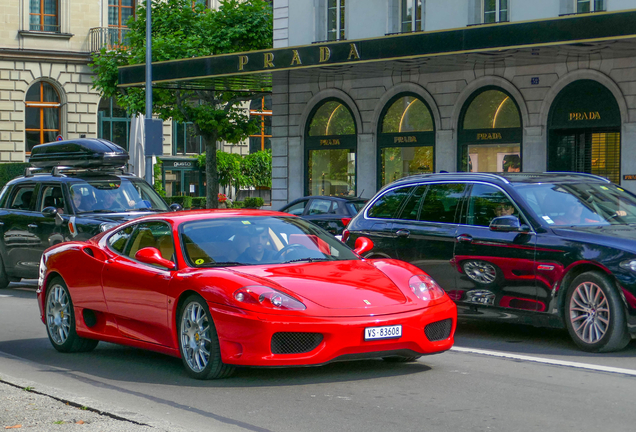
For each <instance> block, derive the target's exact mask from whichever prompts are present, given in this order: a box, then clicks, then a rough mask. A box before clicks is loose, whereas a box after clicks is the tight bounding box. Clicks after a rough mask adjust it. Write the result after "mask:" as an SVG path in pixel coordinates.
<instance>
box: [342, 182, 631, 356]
mask: <svg viewBox="0 0 636 432" xmlns="http://www.w3.org/2000/svg"><path fill="white" fill-rule="evenodd" d="M361 236H363V237H367V238H370V239H371V240H372V241H373V243H374V248H373V249H372V251H371V252H369V253H368V254H367V255H366V256H367V257H368V258H398V259H401V260H404V261H408V262H410V263H412V264H414V265H415V266H417V267H419V268H421V269H422V270H424V271H425V272H426V273H428V274H430V275H431V276H432V277H433V278H434V279H435V280H436V281H437V282H438V283H439V284H440V285H441V286H442V288H444V289H445V290H446V292H447V293H448V295H449V296H450V297H451V298H452V299H453V300H455V302H456V303H457V305H458V309H459V313H460V314H462V315H463V316H464V317H472V318H486V319H494V320H503V321H516V322H520V323H528V324H533V325H538V326H549V327H561V328H562V327H567V329H568V331H569V333H570V335H571V337H572V339H573V340H574V342H575V343H576V344H577V345H578V346H579V347H581V348H582V349H584V350H587V351H597V352H598V351H613V350H619V349H622V348H624V347H625V346H626V345H627V344H628V343H629V341H630V336H632V335H635V334H636V195H634V194H632V193H630V192H627V191H626V190H624V189H623V188H621V187H620V186H617V185H615V184H613V183H611V182H609V181H608V180H606V179H604V178H602V177H598V176H594V175H590V174H576V173H536V174H535V173H505V174H478V173H445V174H429V175H422V176H414V177H409V178H405V179H402V180H399V181H397V182H394V183H392V184H390V185H388V186H386V187H384V188H383V189H382V190H381V191H380V192H378V193H377V194H376V196H375V197H374V198H373V199H371V200H370V201H369V203H368V204H367V205H366V206H365V208H364V209H363V210H362V211H361V212H360V213H359V214H358V215H357V216H356V217H355V218H354V219H353V220H352V221H351V222H350V224H349V226H348V227H347V230H345V232H344V235H343V240H344V241H345V242H346V243H347V244H348V245H350V246H352V245H353V244H354V243H355V241H356V239H357V238H358V237H361Z"/></svg>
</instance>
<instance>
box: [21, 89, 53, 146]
mask: <svg viewBox="0 0 636 432" xmlns="http://www.w3.org/2000/svg"><path fill="white" fill-rule="evenodd" d="M25 117H26V119H25V121H26V125H25V126H26V127H25V131H26V152H27V154H30V153H31V149H32V148H33V146H36V145H38V144H43V143H47V142H52V141H55V137H57V135H59V134H60V96H59V95H58V94H57V90H55V87H53V86H52V85H51V84H49V83H47V82H45V81H39V82H37V83H35V84H33V85H32V86H31V87H29V90H28V91H27V94H26V100H25Z"/></svg>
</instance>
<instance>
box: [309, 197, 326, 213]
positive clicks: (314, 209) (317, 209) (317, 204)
mask: <svg viewBox="0 0 636 432" xmlns="http://www.w3.org/2000/svg"><path fill="white" fill-rule="evenodd" d="M330 207H331V201H330V200H326V199H313V200H311V204H309V211H308V212H307V214H308V215H321V214H327V213H329V208H330Z"/></svg>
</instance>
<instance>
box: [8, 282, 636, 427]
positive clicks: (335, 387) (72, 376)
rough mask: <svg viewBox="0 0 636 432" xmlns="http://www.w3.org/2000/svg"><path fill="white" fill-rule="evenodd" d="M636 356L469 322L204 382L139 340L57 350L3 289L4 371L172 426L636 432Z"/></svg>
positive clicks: (27, 288) (33, 313) (31, 308)
mask: <svg viewBox="0 0 636 432" xmlns="http://www.w3.org/2000/svg"><path fill="white" fill-rule="evenodd" d="M635 358H636V341H632V343H631V344H630V345H629V347H628V348H627V349H626V350H624V351H622V352H620V353H612V354H602V355H592V354H586V353H583V352H581V351H578V350H577V349H576V348H575V346H574V345H573V343H572V342H570V340H569V337H568V335H567V333H566V332H565V331H558V330H546V329H536V328H531V327H525V326H512V325H501V324H485V323H471V322H464V321H460V325H459V330H458V333H457V337H456V344H455V348H454V349H453V350H451V351H449V352H446V353H443V354H438V355H434V356H429V357H422V358H420V359H419V360H418V361H417V362H415V363H408V364H389V363H385V362H383V361H381V360H377V361H376V360H370V361H356V362H347V363H335V364H331V365H327V366H323V367H314V368H292V369H257V368H245V369H241V370H239V371H238V373H237V374H236V375H235V376H233V377H232V378H229V379H225V380H219V381H205V382H201V381H196V380H192V379H190V378H188V377H187V376H186V375H185V373H184V371H183V367H182V364H181V361H180V360H179V359H175V358H171V357H167V356H164V355H161V354H154V353H149V352H145V351H141V350H137V349H133V348H127V347H121V346H117V345H112V344H106V343H100V345H99V346H98V347H97V349H95V350H94V351H93V352H91V353H83V354H60V353H58V352H56V351H55V350H54V349H53V348H52V347H51V345H50V343H49V341H48V339H47V337H46V331H45V328H44V325H43V324H42V323H41V321H40V320H39V317H38V308H37V304H36V302H35V287H34V285H33V284H29V283H20V284H11V286H10V287H9V288H8V289H5V290H0V377H2V378H3V379H4V378H7V377H8V378H10V379H12V380H14V381H16V382H18V383H24V385H25V386H26V385H29V386H32V387H34V388H35V390H39V391H42V392H44V393H47V394H53V395H54V396H56V397H59V398H62V399H67V400H71V401H74V402H79V403H81V404H82V405H86V406H89V407H91V408H95V409H100V410H104V411H107V412H109V413H112V414H113V415H116V416H121V417H124V418H128V419H131V420H133V421H136V422H138V423H141V424H146V425H150V426H155V427H157V428H161V429H164V430H179V429H183V430H189V431H277V432H278V431H280V432H285V431H290V432H291V431H293V432H314V431H364V432H374V431H382V432H385V431H387V430H388V431H395V430H399V431H537V430H541V431H577V432H578V431H596V430H603V431H606V430H607V431H613V432H614V431H633V430H634V421H635V420H636V411H635V410H634V402H633V401H635V400H636V385H634V384H636V362H635V361H634V359H635ZM8 378H7V379H8ZM166 425H167V426H166ZM86 430H89V429H86Z"/></svg>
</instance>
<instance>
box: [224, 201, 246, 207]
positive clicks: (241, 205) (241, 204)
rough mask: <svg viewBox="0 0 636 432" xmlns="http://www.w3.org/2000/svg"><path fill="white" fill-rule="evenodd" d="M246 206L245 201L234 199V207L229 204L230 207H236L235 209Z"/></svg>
mask: <svg viewBox="0 0 636 432" xmlns="http://www.w3.org/2000/svg"><path fill="white" fill-rule="evenodd" d="M244 207H245V203H244V202H243V201H234V202H233V203H232V207H229V206H228V208H235V209H240V208H244Z"/></svg>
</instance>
